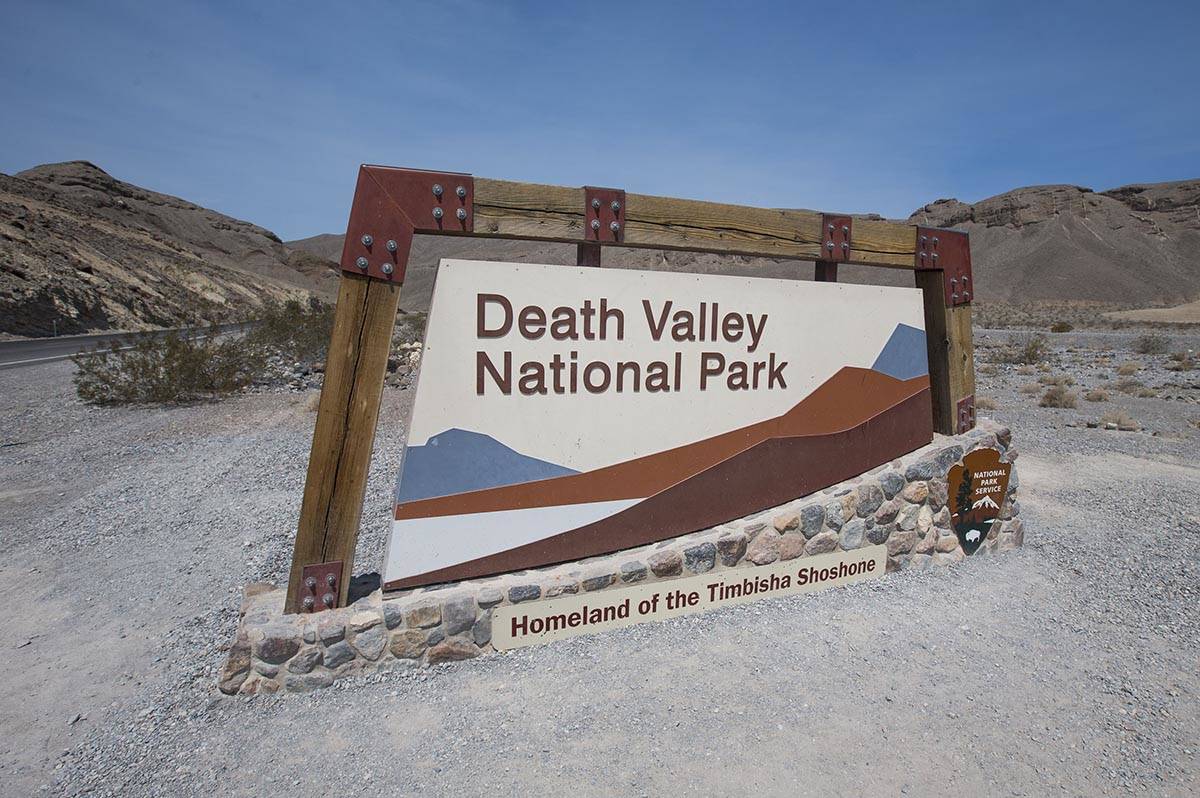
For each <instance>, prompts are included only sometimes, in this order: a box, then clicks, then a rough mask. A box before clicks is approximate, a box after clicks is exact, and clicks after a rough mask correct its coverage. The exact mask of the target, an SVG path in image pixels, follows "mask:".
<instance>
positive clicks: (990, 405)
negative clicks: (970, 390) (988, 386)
mask: <svg viewBox="0 0 1200 798" xmlns="http://www.w3.org/2000/svg"><path fill="white" fill-rule="evenodd" d="M975 409H976V410H995V409H996V403H995V402H994V401H993V400H992V399H991V398H989V397H987V396H979V397H976V399H975Z"/></svg>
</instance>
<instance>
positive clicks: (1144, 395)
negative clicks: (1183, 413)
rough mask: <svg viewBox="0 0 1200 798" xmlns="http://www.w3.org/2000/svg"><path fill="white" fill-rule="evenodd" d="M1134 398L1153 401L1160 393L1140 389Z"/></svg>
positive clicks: (1148, 389)
mask: <svg viewBox="0 0 1200 798" xmlns="http://www.w3.org/2000/svg"><path fill="white" fill-rule="evenodd" d="M1134 396H1136V397H1137V398H1138V399H1153V398H1154V397H1156V396H1158V391H1156V390H1154V389H1153V388H1138V390H1137V393H1136V394H1134Z"/></svg>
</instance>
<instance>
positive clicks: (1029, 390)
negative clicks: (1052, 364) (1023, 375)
mask: <svg viewBox="0 0 1200 798" xmlns="http://www.w3.org/2000/svg"><path fill="white" fill-rule="evenodd" d="M1017 390H1019V391H1020V392H1021V393H1024V394H1029V395H1031V396H1032V395H1033V394H1035V393H1038V392H1039V391H1041V390H1042V386H1041V385H1040V384H1038V383H1036V382H1030V383H1027V384H1025V385H1022V386H1021V387H1020V388H1018V389H1017Z"/></svg>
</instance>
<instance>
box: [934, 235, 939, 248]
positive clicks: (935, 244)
mask: <svg viewBox="0 0 1200 798" xmlns="http://www.w3.org/2000/svg"><path fill="white" fill-rule="evenodd" d="M937 242H938V237H937V236H934V237H933V245H934V246H935V247H936V246H937Z"/></svg>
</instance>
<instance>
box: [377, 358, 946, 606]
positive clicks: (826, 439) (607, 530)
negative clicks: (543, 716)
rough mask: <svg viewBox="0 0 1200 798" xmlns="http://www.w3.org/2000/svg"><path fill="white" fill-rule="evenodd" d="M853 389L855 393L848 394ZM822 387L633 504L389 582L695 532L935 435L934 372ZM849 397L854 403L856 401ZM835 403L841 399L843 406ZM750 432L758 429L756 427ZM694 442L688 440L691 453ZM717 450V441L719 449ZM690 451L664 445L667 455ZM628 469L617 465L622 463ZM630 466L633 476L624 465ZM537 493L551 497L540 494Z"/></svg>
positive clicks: (541, 561)
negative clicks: (725, 452)
mask: <svg viewBox="0 0 1200 798" xmlns="http://www.w3.org/2000/svg"><path fill="white" fill-rule="evenodd" d="M847 389H853V390H852V391H851V392H850V393H846V391H847ZM817 392H819V393H821V394H822V395H821V396H820V397H816V398H814V396H815V394H814V396H810V397H808V398H807V399H805V400H804V402H801V403H800V404H799V405H797V406H796V408H793V410H791V411H789V412H788V413H787V414H785V415H783V416H780V417H779V418H778V419H772V420H771V421H767V422H763V424H756V425H753V426H752V427H747V428H745V429H743V430H737V431H736V432H731V433H728V434H727V435H726V436H718V438H717V439H710V440H709V441H702V442H701V443H698V444H693V446H709V445H713V441H714V440H718V439H720V440H726V439H728V440H729V441H730V442H732V441H735V440H737V439H736V438H735V437H734V436H738V435H745V437H746V438H747V439H750V438H752V437H753V438H756V439H757V440H756V441H755V443H754V444H753V445H751V446H749V447H747V448H745V449H742V450H740V451H737V452H736V453H733V454H732V455H731V456H729V457H726V458H723V459H719V460H714V461H710V462H709V463H707V464H706V465H704V466H702V467H700V468H699V469H698V470H694V471H693V473H692V474H691V475H690V476H688V477H686V478H684V479H682V480H680V481H679V482H678V483H676V484H672V485H670V486H668V487H666V488H665V489H663V490H661V491H659V492H657V493H654V495H652V496H650V497H649V498H647V499H645V500H644V501H640V502H638V503H637V504H635V505H633V506H632V507H629V508H627V509H625V510H622V511H620V512H618V513H615V514H613V515H611V516H609V517H607V518H603V519H601V520H599V521H596V522H594V523H591V524H587V525H585V526H581V527H579V528H577V529H572V530H569V531H566V532H562V533H560V534H557V535H553V536H551V537H548V538H544V539H542V540H538V541H535V542H533V543H529V544H526V545H523V546H517V547H515V548H512V549H508V550H506V551H501V552H498V553H496V554H491V555H487V556H484V557H479V558H476V559H474V560H470V561H467V562H464V563H458V564H455V565H452V566H448V567H446V568H440V569H436V570H433V571H429V572H426V573H423V574H416V575H413V576H409V577H405V578H403V579H398V580H395V581H393V582H389V583H387V584H386V585H385V587H386V588H387V589H389V590H395V589H402V588H407V587H415V586H417V585H427V584H434V583H438V582H450V581H456V580H461V579H470V578H473V577H479V576H487V575H490V574H496V573H503V572H505V571H514V570H519V569H522V568H532V567H537V566H542V565H551V564H553V563H559V562H565V561H567V560H577V559H582V558H585V557H592V556H596V555H598V554H606V553H609V552H613V551H619V550H621V549H628V548H633V547H636V546H643V545H646V544H648V543H654V542H657V541H660V540H666V539H667V538H673V537H677V536H679V535H685V534H687V533H689V532H694V531H695V530H697V529H703V528H705V527H709V526H713V525H716V524H720V523H724V522H726V521H730V520H732V519H734V518H741V517H743V516H745V515H748V514H750V513H754V512H758V511H760V510H765V509H767V508H769V507H775V506H777V505H779V504H782V503H784V502H786V501H789V500H791V499H794V498H796V497H798V496H805V495H808V494H810V493H813V492H815V491H817V490H820V489H821V488H824V487H827V486H828V485H832V484H834V483H837V482H840V481H842V480H844V479H848V478H850V477H852V476H854V475H855V474H860V473H863V472H864V471H868V470H870V469H871V468H874V467H875V466H877V465H880V464H881V463H885V462H887V461H888V460H890V459H891V458H893V457H895V456H896V453H897V452H908V451H912V450H913V449H916V448H918V447H920V446H922V445H924V444H926V443H928V442H929V440H930V439H931V438H932V437H933V430H932V423H931V420H932V416H931V412H930V401H929V385H928V378H927V377H916V378H913V379H911V380H907V381H904V382H901V381H900V380H896V379H895V378H892V377H887V376H886V375H881V374H877V373H874V372H869V371H867V370H865V369H850V368H847V369H843V370H842V371H841V372H839V373H838V374H836V375H834V377H832V378H831V379H830V380H829V381H828V382H826V383H825V384H824V385H823V386H821V388H818V389H817ZM810 399H812V400H813V402H812V405H811V407H812V408H813V410H814V417H810V418H809V419H808V421H807V422H806V421H804V420H802V419H800V418H799V414H798V411H800V410H801V408H804V407H805V403H806V402H808V401H809V400H810ZM839 400H840V402H839ZM847 404H849V405H852V407H850V408H847V407H846V405H847ZM832 405H837V408H836V410H835V408H834V407H833V406H832ZM817 410H819V411H828V412H830V413H831V415H828V416H824V417H822V416H821V415H820V414H819V413H817V412H815V411H817ZM854 410H859V411H861V412H862V415H861V416H860V418H859V419H858V420H857V421H855V422H853V423H851V424H849V425H845V426H839V427H835V424H836V425H842V424H843V423H844V422H845V421H846V420H847V418H848V417H849V415H852V414H853V411H854ZM822 422H825V423H827V424H828V427H829V429H828V431H823V432H811V431H805V432H798V433H792V434H788V433H786V432H785V433H784V434H782V435H781V436H780V437H764V436H763V435H762V432H761V431H762V430H763V429H765V428H769V427H770V425H775V427H774V428H775V429H776V430H786V429H787V427H788V424H789V423H791V424H794V426H795V427H796V428H797V429H803V430H812V429H815V428H817V427H819V426H821V425H822ZM749 430H756V431H757V432H755V433H749V432H748V431H749ZM691 448H692V447H681V450H684V451H686V450H690V449H691ZM716 448H717V447H716V446H715V445H713V449H712V450H711V451H715V450H716ZM681 450H672V451H671V452H663V453H662V455H669V454H673V453H674V452H679V451H681ZM662 455H654V456H652V458H641V459H640V460H633V461H630V463H625V464H621V466H632V465H633V464H635V463H639V462H642V461H643V460H648V459H653V458H659V457H662ZM664 459H665V458H664ZM680 462H681V463H682V462H686V456H684V455H681V456H680ZM621 466H613V467H612V468H614V469H620V468H621ZM599 473H600V471H595V472H592V474H599ZM620 473H621V475H622V476H625V475H624V472H623V471H622V472H620ZM579 476H580V477H585V476H590V475H589V474H581V475H579ZM568 479H575V477H564V478H561V479H557V480H546V482H545V483H544V484H545V485H549V484H550V483H556V482H562V481H565V480H568ZM512 487H514V488H516V487H528V486H512ZM498 490H499V491H505V490H508V489H507V488H501V489H498ZM537 497H538V498H541V493H540V492H539V494H538V496H537ZM455 498H457V499H461V498H462V497H455ZM605 498H607V497H605ZM597 500H599V499H597Z"/></svg>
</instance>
